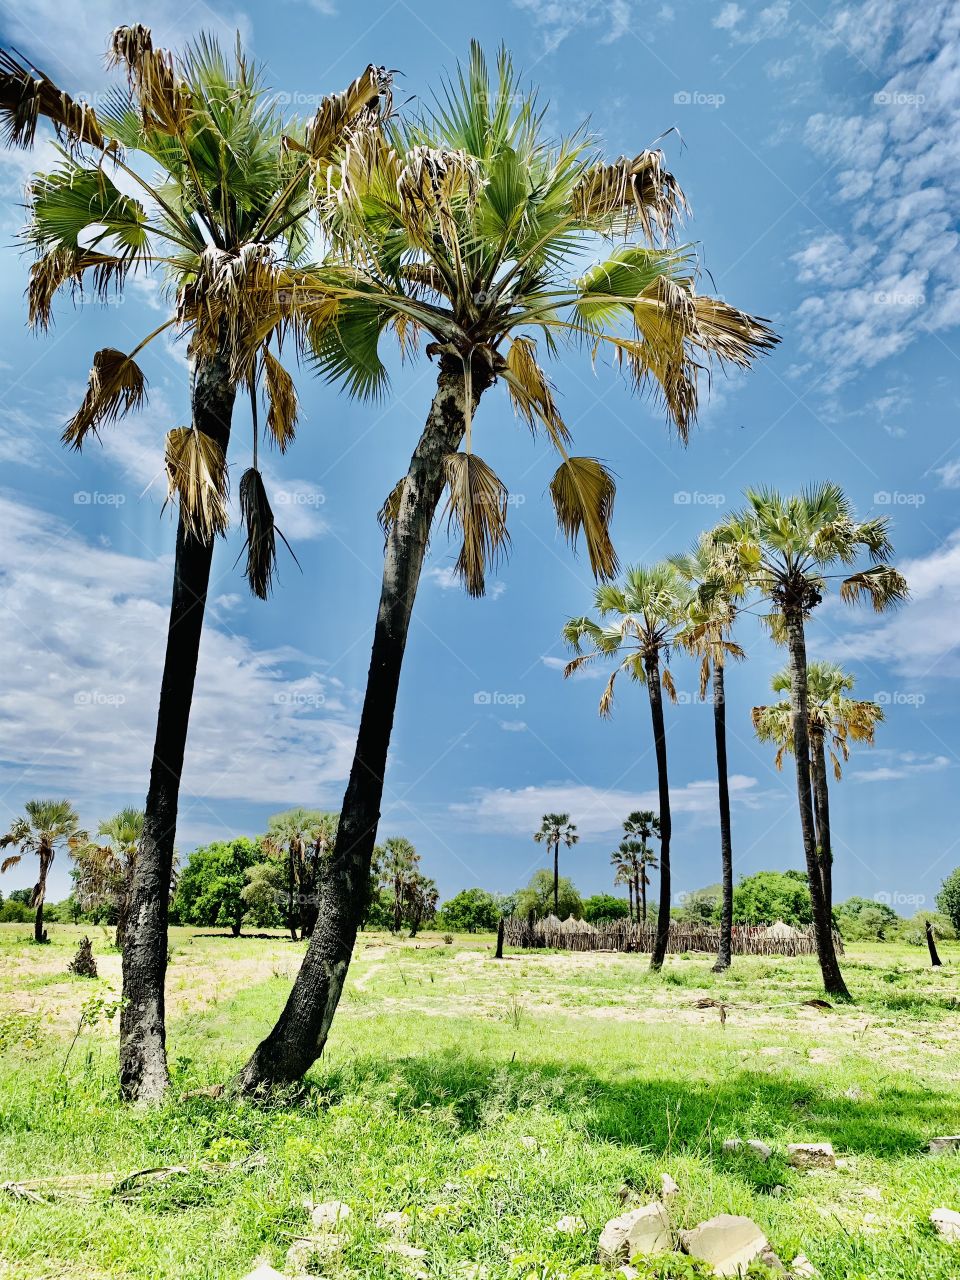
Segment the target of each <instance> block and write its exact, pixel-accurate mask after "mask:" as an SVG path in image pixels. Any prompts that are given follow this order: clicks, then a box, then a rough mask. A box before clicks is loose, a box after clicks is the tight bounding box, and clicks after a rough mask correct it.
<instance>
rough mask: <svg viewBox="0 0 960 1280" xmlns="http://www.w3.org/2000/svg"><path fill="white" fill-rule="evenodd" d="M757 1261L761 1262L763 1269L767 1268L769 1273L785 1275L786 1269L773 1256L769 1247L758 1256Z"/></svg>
mask: <svg viewBox="0 0 960 1280" xmlns="http://www.w3.org/2000/svg"><path fill="white" fill-rule="evenodd" d="M759 1261H760V1262H762V1263H763V1265H764V1266H765V1267H769V1268H770V1270H771V1271H777V1272H779V1273H780V1274H781V1275H784V1276H785V1275H786V1274H787V1268H786V1267H785V1266H784V1265H783V1262H782V1261H781V1260H780V1258H779V1257H778V1255H777V1254H775V1253H774V1252H773V1250H772V1249H771V1248H770V1247H769V1246H768V1247H767V1248H766V1249H764V1251H763V1253H761V1254H760V1258H759Z"/></svg>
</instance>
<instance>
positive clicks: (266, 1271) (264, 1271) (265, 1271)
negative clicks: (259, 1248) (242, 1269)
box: [243, 1262, 287, 1280]
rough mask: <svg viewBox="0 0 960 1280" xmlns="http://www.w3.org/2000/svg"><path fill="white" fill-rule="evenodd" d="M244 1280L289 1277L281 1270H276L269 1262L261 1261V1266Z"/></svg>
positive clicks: (279, 1279) (284, 1279) (277, 1279)
mask: <svg viewBox="0 0 960 1280" xmlns="http://www.w3.org/2000/svg"><path fill="white" fill-rule="evenodd" d="M243 1280H287V1278H286V1276H285V1275H283V1274H282V1273H281V1272H279V1271H275V1270H274V1269H273V1267H271V1266H270V1264H269V1262H261V1264H260V1266H259V1267H257V1268H256V1270H255V1271H251V1272H250V1274H249V1275H245V1276H244V1277H243Z"/></svg>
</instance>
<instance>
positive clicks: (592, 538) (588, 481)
mask: <svg viewBox="0 0 960 1280" xmlns="http://www.w3.org/2000/svg"><path fill="white" fill-rule="evenodd" d="M616 488H617V487H616V484H615V483H614V479H613V476H612V475H611V474H610V472H609V471H608V470H607V468H606V467H605V466H604V465H603V463H602V462H600V461H599V460H598V459H597V458H567V459H566V460H565V461H564V462H562V463H561V464H560V466H559V467H558V468H557V470H556V472H555V474H554V477H553V479H552V480H551V481H550V496H551V498H552V499H553V506H554V510H555V511H556V515H557V522H558V524H559V525H560V528H561V529H562V530H563V532H564V534H565V536H566V538H567V541H568V542H569V543H570V545H571V546H572V547H576V544H577V537H578V536H579V534H580V533H581V532H582V533H583V536H584V540H585V541H586V544H587V553H588V555H589V556H590V567H591V569H592V570H593V575H594V577H595V578H598V579H609V578H613V577H615V576H616V573H617V569H618V568H619V561H618V559H617V553H616V551H615V550H614V548H613V543H612V542H611V541H610V520H611V518H612V517H613V500H614V496H615V494H616Z"/></svg>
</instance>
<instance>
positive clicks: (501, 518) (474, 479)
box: [443, 453, 510, 596]
mask: <svg viewBox="0 0 960 1280" xmlns="http://www.w3.org/2000/svg"><path fill="white" fill-rule="evenodd" d="M443 465H444V471H445V472H446V477H447V489H448V497H447V505H446V508H445V510H444V514H445V515H446V517H447V530H448V532H449V530H450V527H451V525H453V524H456V525H457V526H458V527H459V529H460V531H461V532H462V533H463V546H462V547H461V548H460V554H459V556H458V557H457V563H456V566H455V571H456V573H457V574H458V575H459V577H460V578H462V579H463V582H464V585H465V586H466V588H467V591H468V592H469V594H470V595H472V596H482V595H483V594H484V590H485V585H484V576H485V573H486V569H487V565H488V563H490V564H493V565H496V563H497V561H498V560H499V558H500V556H501V555H502V554H503V553H504V551H505V550H506V549H507V548H508V547H509V545H510V535H509V533H508V532H507V497H508V494H507V489H506V486H505V485H504V483H503V481H502V480H501V479H500V478H499V476H497V474H496V473H495V472H494V471H493V469H492V468H491V467H489V466H488V465H487V464H486V463H485V462H484V460H483V459H482V458H480V457H478V456H477V455H476V454H475V453H448V454H447V455H446V457H445V458H444V460H443Z"/></svg>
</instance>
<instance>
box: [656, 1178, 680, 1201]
mask: <svg viewBox="0 0 960 1280" xmlns="http://www.w3.org/2000/svg"><path fill="white" fill-rule="evenodd" d="M679 1190H680V1188H679V1187H678V1186H677V1184H676V1183H675V1182H674V1180H673V1178H671V1177H670V1175H669V1173H661V1175H660V1195H661V1196H662V1197H663V1199H664V1200H669V1199H670V1197H671V1196H675V1195H676V1194H677V1192H678V1191H679Z"/></svg>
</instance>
